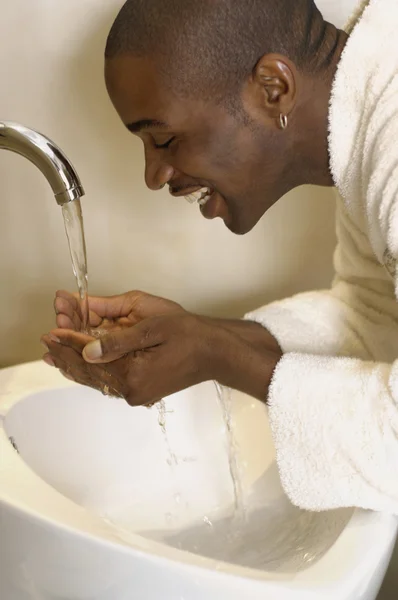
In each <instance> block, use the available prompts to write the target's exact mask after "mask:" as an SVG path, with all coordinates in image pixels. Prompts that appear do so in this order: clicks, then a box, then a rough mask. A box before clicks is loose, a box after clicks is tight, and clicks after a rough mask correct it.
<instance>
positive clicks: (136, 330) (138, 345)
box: [83, 318, 163, 363]
mask: <svg viewBox="0 0 398 600" xmlns="http://www.w3.org/2000/svg"><path fill="white" fill-rule="evenodd" d="M159 321H160V322H161V321H162V319H158V318H155V319H145V320H144V321H141V322H140V323H138V324H137V325H134V326H133V327H129V328H127V329H122V330H119V331H114V332H111V333H108V334H107V335H104V336H102V337H101V338H100V339H98V340H95V341H94V342H90V343H89V344H87V345H86V346H85V348H84V350H83V358H84V360H85V361H86V362H89V363H109V362H113V361H115V360H118V359H119V358H121V357H122V356H124V355H125V354H129V353H130V352H138V351H139V350H145V349H147V348H151V347H153V346H158V345H159V344H161V343H162V342H163V336H162V333H161V327H160V323H159Z"/></svg>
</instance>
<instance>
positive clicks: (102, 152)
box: [0, 0, 334, 366]
mask: <svg viewBox="0 0 398 600" xmlns="http://www.w3.org/2000/svg"><path fill="white" fill-rule="evenodd" d="M121 4H122V0H106V1H105V0H103V1H102V2H101V1H99V0H68V2H56V1H55V0H34V1H32V0H13V2H7V3H6V4H5V7H3V12H2V37H1V44H2V52H1V53H0V81H1V82H2V85H1V94H0V119H2V120H13V121H17V122H20V123H23V124H25V125H28V126H30V127H33V128H37V129H38V130H39V131H42V132H43V133H45V134H47V135H48V136H49V137H51V138H53V139H54V141H55V142H56V143H57V144H58V145H60V146H61V148H62V149H63V150H64V151H65V152H66V153H67V155H68V156H69V157H70V158H71V160H72V162H73V163H74V164H75V166H76V168H77V170H78V172H79V174H80V176H81V179H82V181H83V184H84V186H85V188H86V192H87V195H86V197H85V198H84V204H83V209H84V216H85V225H86V236H87V248H88V257H89V275H90V288H91V291H92V292H93V293H101V294H108V293H109V294H110V293H117V292H122V291H126V290H128V289H134V288H140V289H144V290H146V291H150V292H152V293H156V294H162V295H164V296H167V297H170V298H173V299H176V300H178V301H180V302H183V303H184V304H185V305H186V306H187V307H189V308H191V309H193V310H196V311H206V312H208V313H212V314H219V315H221V314H228V315H238V316H239V315H240V314H241V313H242V312H243V311H244V310H246V309H249V308H252V307H254V306H256V305H258V304H260V303H263V302H266V301H268V300H271V299H274V298H277V297H281V296H284V295H288V294H291V293H292V292H294V291H296V290H302V289H307V288H310V287H313V286H322V285H326V284H328V282H329V280H330V277H331V254H332V249H333V245H334V233H333V211H334V208H333V200H332V199H331V196H330V195H329V193H325V192H324V191H322V190H320V191H318V190H313V191H310V190H304V189H303V190H301V191H299V192H297V193H295V194H293V195H292V196H291V197H290V198H287V199H284V200H283V201H282V202H281V203H280V205H279V206H277V207H276V208H275V209H274V210H273V211H272V212H271V214H270V215H269V216H267V218H265V219H264V220H263V222H262V223H261V224H260V225H259V226H258V227H257V228H256V230H255V231H254V232H253V233H251V234H250V235H248V236H245V237H243V238H240V237H235V236H233V235H232V234H230V233H229V232H228V231H227V230H226V229H225V228H224V227H223V225H222V223H221V222H220V221H216V222H213V223H209V222H207V221H205V220H204V219H203V218H202V217H201V215H200V213H199V211H198V210H197V207H192V206H189V205H188V204H186V203H185V202H184V201H183V200H175V199H172V198H171V197H169V195H168V193H167V192H166V191H164V192H158V193H157V194H154V193H151V192H149V191H148V190H146V188H145V186H144V183H143V156H142V150H141V145H140V142H138V141H136V140H135V139H134V138H133V137H132V136H131V135H130V134H128V133H127V132H125V131H124V129H123V128H122V126H121V125H120V123H119V121H118V118H117V116H116V114H114V111H113V108H112V107H111V105H110V103H109V101H108V98H107V96H106V91H105V89H104V83H103V76H102V68H103V65H102V54H103V48H104V40H105V36H106V33H107V31H108V28H109V26H110V23H111V20H112V18H113V17H114V15H115V13H116V11H117V9H118V8H119V7H120V6H121ZM0 194H1V202H0V211H1V213H0V214H1V220H0V244H1V252H0V273H1V294H0V319H1V328H2V340H3V343H2V344H1V347H0V364H1V365H3V366H4V365H9V364H14V363H17V362H20V361H26V360H31V359H35V358H37V357H39V356H40V353H41V349H40V345H39V343H38V338H39V336H40V334H41V333H42V332H44V331H46V330H48V329H49V328H50V327H51V326H52V324H53V314H52V298H53V294H54V291H55V290H56V289H57V288H59V287H66V288H69V289H72V288H74V280H73V276H72V272H71V265H70V260H69V256H68V249H67V244H66V237H65V234H64V230H63V223H62V218H61V211H60V209H59V208H58V207H57V206H56V204H55V201H54V199H53V197H52V194H51V190H50V189H49V187H48V185H47V183H46V181H45V180H44V179H43V177H42V175H41V174H40V173H39V172H38V171H36V170H35V168H34V167H33V166H32V165H30V164H29V163H27V162H26V161H25V160H24V159H22V158H21V157H19V156H16V155H12V154H11V153H7V152H2V153H1V156H0Z"/></svg>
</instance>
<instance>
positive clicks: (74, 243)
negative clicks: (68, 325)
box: [62, 200, 89, 332]
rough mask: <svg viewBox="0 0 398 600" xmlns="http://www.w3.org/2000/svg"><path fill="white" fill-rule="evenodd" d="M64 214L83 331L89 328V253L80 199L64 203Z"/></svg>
mask: <svg viewBox="0 0 398 600" xmlns="http://www.w3.org/2000/svg"><path fill="white" fill-rule="evenodd" d="M62 214H63V217H64V223H65V230H66V235H67V238H68V243H69V251H70V256H71V259H72V268H73V273H74V274H75V277H76V282H77V288H78V291H79V296H80V307H81V313H82V326H81V330H82V332H87V331H88V328H89V309H88V277H87V253H86V242H85V237H84V226H83V215H82V207H81V204H80V200H73V202H67V203H66V204H64V205H63V207H62Z"/></svg>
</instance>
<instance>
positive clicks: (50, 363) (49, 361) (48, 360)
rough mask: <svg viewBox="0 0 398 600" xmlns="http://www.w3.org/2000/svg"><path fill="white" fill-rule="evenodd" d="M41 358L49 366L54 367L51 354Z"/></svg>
mask: <svg viewBox="0 0 398 600" xmlns="http://www.w3.org/2000/svg"><path fill="white" fill-rule="evenodd" d="M43 360H44V362H45V363H46V364H47V365H48V366H49V367H55V362H54V361H53V359H52V358H51V356H44V357H43Z"/></svg>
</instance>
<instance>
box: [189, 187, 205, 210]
mask: <svg viewBox="0 0 398 600" xmlns="http://www.w3.org/2000/svg"><path fill="white" fill-rule="evenodd" d="M210 196H211V190H210V188H202V189H200V190H198V191H197V192H193V193H192V194H188V195H187V196H185V200H186V201H187V202H189V203H190V204H194V202H198V203H199V204H200V205H201V206H203V204H206V202H208V200H209V199H210Z"/></svg>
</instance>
